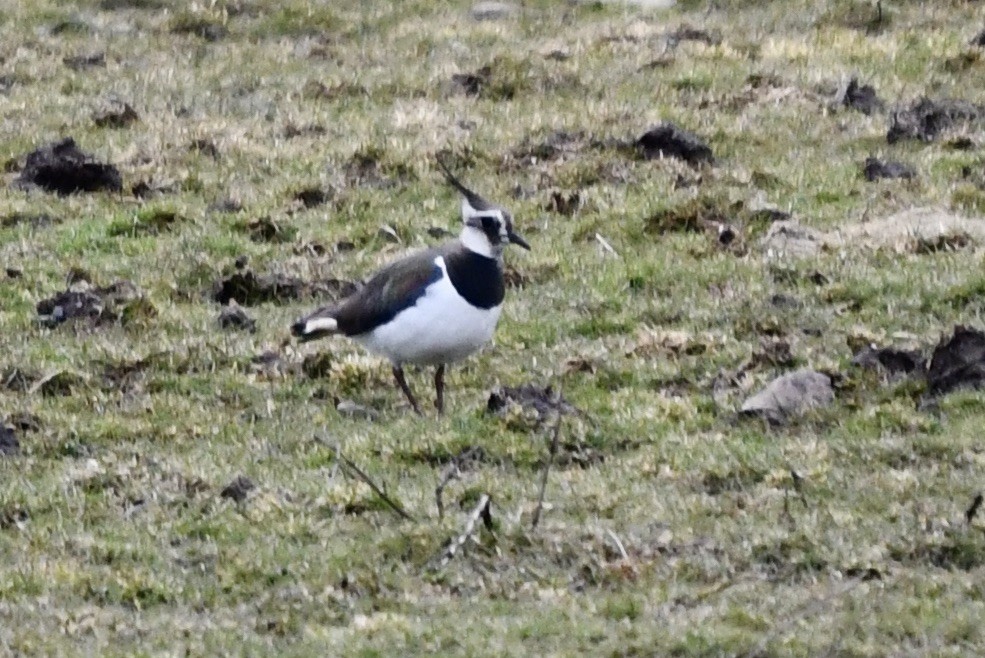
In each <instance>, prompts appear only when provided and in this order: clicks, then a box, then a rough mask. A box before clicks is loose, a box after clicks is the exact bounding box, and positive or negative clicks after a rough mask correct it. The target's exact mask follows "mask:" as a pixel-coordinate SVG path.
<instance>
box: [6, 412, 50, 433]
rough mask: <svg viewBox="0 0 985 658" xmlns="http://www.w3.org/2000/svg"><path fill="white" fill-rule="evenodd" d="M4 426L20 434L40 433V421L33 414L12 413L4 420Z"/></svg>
mask: <svg viewBox="0 0 985 658" xmlns="http://www.w3.org/2000/svg"><path fill="white" fill-rule="evenodd" d="M3 422H4V424H5V425H9V426H10V427H13V428H14V429H15V430H18V431H21V432H40V431H41V419H40V418H38V417H37V416H35V415H34V414H29V413H25V412H22V413H14V414H10V415H9V416H7V417H6V418H5V419H4V421H3Z"/></svg>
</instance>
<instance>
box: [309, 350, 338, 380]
mask: <svg viewBox="0 0 985 658" xmlns="http://www.w3.org/2000/svg"><path fill="white" fill-rule="evenodd" d="M334 362H335V359H334V358H333V357H332V354H331V352H315V353H314V354H309V355H307V356H305V357H304V361H302V362H301V372H303V373H304V374H305V376H306V377H308V378H310V379H319V378H321V377H328V376H329V375H330V374H331V372H332V364H333V363H334Z"/></svg>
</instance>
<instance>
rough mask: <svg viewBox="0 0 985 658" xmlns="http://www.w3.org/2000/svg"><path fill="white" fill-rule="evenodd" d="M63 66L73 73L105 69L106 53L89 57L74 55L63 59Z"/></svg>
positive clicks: (89, 55) (93, 54) (92, 54)
mask: <svg viewBox="0 0 985 658" xmlns="http://www.w3.org/2000/svg"><path fill="white" fill-rule="evenodd" d="M62 64H64V65H65V66H67V67H68V68H70V69H72V70H73V71H85V70H86V69H93V68H105V67H106V53H90V54H88V55H73V56H70V57H63V58H62Z"/></svg>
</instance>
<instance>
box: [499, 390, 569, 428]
mask: <svg viewBox="0 0 985 658" xmlns="http://www.w3.org/2000/svg"><path fill="white" fill-rule="evenodd" d="M511 409H520V410H522V411H532V412H533V413H535V414H536V417H537V421H538V423H543V422H544V421H545V420H547V419H548V418H550V417H551V416H553V414H555V413H561V414H580V413H581V412H580V411H579V409H578V408H577V407H575V406H574V405H572V404H571V403H569V402H568V401H567V400H565V399H564V398H563V397H559V396H558V395H557V393H555V392H554V389H553V388H552V387H551V386H544V387H541V386H537V385H535V384H524V385H522V386H517V387H513V386H503V387H501V388H499V389H496V390H495V391H493V392H492V393H490V394H489V400H488V401H487V402H486V413H489V414H495V415H501V416H502V415H506V414H508V413H509V412H510V410H511Z"/></svg>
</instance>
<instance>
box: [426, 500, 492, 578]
mask: <svg viewBox="0 0 985 658" xmlns="http://www.w3.org/2000/svg"><path fill="white" fill-rule="evenodd" d="M491 501H492V499H491V498H490V497H489V494H482V495H481V496H479V502H478V503H477V504H476V506H475V507H474V508H473V509H472V512H470V513H469V517H468V519H466V520H465V527H464V528H463V529H462V533H461V534H460V535H458V536H457V537H452V539H451V541H449V542H448V546H447V547H446V548H445V550H444V551H442V553H441V562H440V564H439V565H438V566H440V567H443V566H445V565H446V564H448V563H449V562H451V560H452V558H454V557H455V555H456V554H457V553H458V550H459V549H460V548H461V547H462V546H464V545H465V542H467V541H468V540H469V537H471V536H472V535H473V533H475V524H476V523H478V522H479V519H480V518H481V519H482V523H483V525H484V526H486V530H492V509H491V505H492V503H491Z"/></svg>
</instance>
